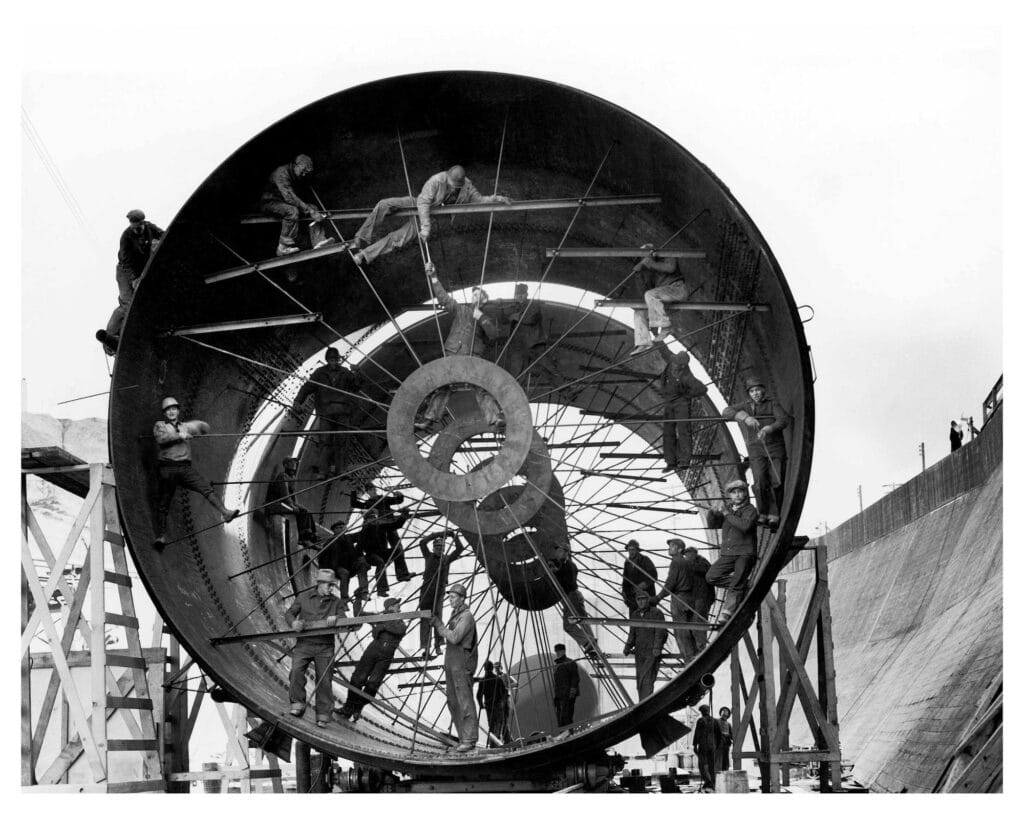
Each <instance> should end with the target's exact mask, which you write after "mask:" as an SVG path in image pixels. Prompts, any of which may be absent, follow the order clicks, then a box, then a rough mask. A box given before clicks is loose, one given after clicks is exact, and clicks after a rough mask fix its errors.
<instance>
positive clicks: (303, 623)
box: [285, 569, 344, 728]
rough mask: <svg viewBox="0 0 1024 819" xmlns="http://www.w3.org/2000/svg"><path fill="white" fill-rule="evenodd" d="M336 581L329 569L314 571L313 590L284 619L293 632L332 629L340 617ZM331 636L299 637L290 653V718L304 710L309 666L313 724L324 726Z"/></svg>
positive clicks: (329, 699) (329, 701)
mask: <svg viewBox="0 0 1024 819" xmlns="http://www.w3.org/2000/svg"><path fill="white" fill-rule="evenodd" d="M337 585H338V578H337V577H336V576H335V574H334V572H333V571H331V570H330V569H318V570H317V572H316V588H314V589H310V590H308V591H304V592H302V593H301V594H299V595H298V596H297V597H296V598H295V602H293V603H292V604H291V606H290V607H289V609H288V611H287V612H285V617H287V618H288V619H290V620H291V621H292V628H293V629H295V631H297V632H302V631H305V630H306V629H307V628H332V627H333V626H334V625H335V624H336V623H337V622H338V618H339V617H340V616H341V615H342V614H343V612H344V609H343V608H342V602H341V600H340V599H339V598H338V597H337V596H335V595H334V594H333V593H332V589H335V588H337ZM334 640H335V635H334V634H311V635H308V636H304V635H300V636H299V637H298V639H296V641H295V647H294V648H293V649H292V669H291V673H290V674H289V675H288V699H289V701H290V702H291V713H292V716H295V717H300V716H302V713H303V711H305V709H306V670H307V669H308V668H309V665H310V663H313V671H314V673H315V674H316V680H315V688H316V724H317V725H318V726H320V727H321V728H324V727H326V726H327V723H328V721H329V720H330V718H331V709H332V708H333V707H334V692H333V691H332V690H331V667H332V665H333V664H334V653H335V652H334Z"/></svg>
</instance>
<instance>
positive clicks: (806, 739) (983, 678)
mask: <svg viewBox="0 0 1024 819" xmlns="http://www.w3.org/2000/svg"><path fill="white" fill-rule="evenodd" d="M1002 432H1003V431H1002V410H1001V409H1000V410H997V411H996V413H995V414H994V415H993V416H992V417H991V418H990V419H989V422H988V423H987V424H986V425H985V428H984V429H983V430H982V433H981V434H980V435H979V436H978V437H977V438H975V440H973V441H971V442H970V443H968V444H966V445H965V446H964V447H962V448H961V449H960V450H958V451H957V452H954V453H952V454H950V455H949V456H947V457H946V458H944V459H943V460H942V461H940V462H939V463H937V464H935V465H934V466H932V467H930V468H929V469H928V470H927V471H925V472H923V473H921V474H920V475H919V476H917V477H915V478H914V479H913V480H911V481H908V482H907V483H906V484H904V485H903V486H902V487H900V488H898V489H897V490H895V491H894V492H892V493H891V494H889V495H887V496H886V497H884V498H882V499H881V500H880V501H878V502H877V503H875V504H874V505H873V506H871V507H869V508H868V509H865V510H864V512H863V513H862V514H860V515H857V516H856V517H854V518H851V519H850V520H848V521H847V522H846V523H844V524H842V526H840V527H838V528H837V529H834V530H833V531H831V532H830V533H829V535H828V536H827V538H824V539H822V540H824V542H825V543H826V544H827V545H828V552H829V566H828V569H829V579H830V590H831V607H832V620H833V635H834V640H835V658H836V674H837V690H838V699H839V730H840V738H841V742H842V749H843V759H844V760H849V761H852V762H853V763H854V769H853V774H854V777H855V778H856V779H857V780H858V781H859V782H861V783H862V784H864V785H866V786H868V787H869V788H870V789H871V790H873V791H882V792H895V793H899V792H911V793H913V792H928V791H931V790H932V789H933V788H934V787H935V785H936V783H937V782H938V780H939V779H940V777H941V776H942V774H943V771H944V770H945V769H946V766H947V764H948V762H949V760H950V758H951V756H952V754H953V753H954V751H955V749H956V746H957V742H958V738H959V737H960V734H961V732H962V731H963V730H964V728H965V726H966V725H967V724H968V722H969V721H970V719H971V717H972V716H973V715H974V713H975V710H976V708H977V707H978V703H979V699H980V698H981V696H982V694H983V692H984V691H985V689H986V688H987V687H988V685H989V684H990V683H991V682H992V681H993V680H994V679H995V678H996V677H997V675H999V673H1000V672H1001V670H1002V662H1003V658H1002V650H1003V631H1002V617H1003V597H1002V585H1003V561H1002V549H1003V529H1002V523H1003V468H1002V444H1003V435H1002ZM812 561H813V554H812V553H809V552H804V553H801V554H800V555H798V557H797V559H796V560H794V561H793V563H791V564H790V566H789V567H788V568H787V570H786V572H785V573H783V574H782V575H780V578H782V579H785V580H786V581H787V585H786V592H787V598H788V601H787V610H788V612H789V615H790V620H791V622H792V623H793V627H794V628H796V627H797V622H798V618H799V617H800V616H801V614H802V612H803V611H804V610H806V607H807V602H808V597H809V593H810V590H811V586H812V581H813V571H812V570H811V565H812ZM798 714H799V708H798V709H797V710H796V711H795V712H794V718H793V724H792V726H791V736H790V742H791V745H792V746H794V747H795V746H798V745H811V744H812V740H811V737H810V734H809V732H808V730H807V728H806V725H805V724H804V723H803V722H802V718H798Z"/></svg>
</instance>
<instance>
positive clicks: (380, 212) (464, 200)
mask: <svg viewBox="0 0 1024 819" xmlns="http://www.w3.org/2000/svg"><path fill="white" fill-rule="evenodd" d="M511 201H512V200H511V199H509V198H508V197H507V196H499V195H497V194H495V195H492V196H484V195H482V194H481V193H480V192H479V191H478V190H477V189H476V186H475V185H473V183H472V182H471V181H470V180H469V179H468V178H467V176H466V170H465V168H463V167H462V166H461V165H452V167H450V168H449V169H448V170H447V171H441V172H440V173H436V174H434V175H433V176H432V177H430V179H428V180H427V181H426V182H425V183H424V185H423V188H422V190H421V191H420V194H419V196H417V197H416V198H415V199H413V197H411V196H392V197H389V198H387V199H381V200H380V201H379V202H378V203H377V204H376V205H374V207H373V210H372V211H371V212H370V215H369V216H367V217H366V220H365V221H364V222H363V224H362V225H361V226H360V228H359V230H357V231H356V235H355V238H354V239H353V240H352V242H351V246H352V247H353V248H354V249H355V250H356V251H357V252H356V253H355V254H354V259H355V262H356V264H358V265H363V264H369V263H371V262H373V260H374V259H376V258H377V257H379V256H386V255H387V254H389V253H394V252H395V251H396V250H398V249H399V248H403V247H405V246H406V245H407V244H409V243H410V242H412V241H414V240H415V239H416V236H417V234H418V235H419V238H420V239H422V240H423V241H426V240H427V239H429V238H430V235H431V231H432V230H433V224H434V223H433V218H432V216H431V211H430V209H431V208H432V207H436V206H439V205H462V204H472V203H474V202H500V203H502V204H505V205H507V204H509V203H510V202H511ZM412 207H415V208H416V210H417V213H418V215H419V226H418V227H417V224H416V217H415V216H409V217H408V218H406V219H405V220H404V221H403V222H402V225H401V227H398V228H396V229H395V230H392V231H391V232H390V233H388V234H386V235H385V236H383V237H382V238H380V239H378V240H377V241H376V242H375V241H373V236H374V234H375V233H379V228H380V226H381V224H382V223H383V222H384V220H385V219H386V218H387V217H388V216H390V215H391V214H392V213H394V212H395V211H396V210H399V209H401V208H412ZM360 248H361V249H360Z"/></svg>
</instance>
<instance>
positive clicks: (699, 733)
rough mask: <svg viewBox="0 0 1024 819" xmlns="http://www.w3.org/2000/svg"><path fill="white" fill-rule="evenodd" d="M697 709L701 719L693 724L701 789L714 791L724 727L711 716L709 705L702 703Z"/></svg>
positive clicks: (694, 748)
mask: <svg viewBox="0 0 1024 819" xmlns="http://www.w3.org/2000/svg"><path fill="white" fill-rule="evenodd" d="M697 710H699V711H700V719H698V720H697V724H696V725H694V726H693V752H694V753H695V754H696V755H697V766H698V768H699V769H700V779H701V782H700V790H701V792H706V791H709V790H710V791H713V790H714V789H715V770H716V764H717V761H718V749H719V747H720V746H721V744H722V729H721V726H719V724H718V720H716V719H715V718H714V717H713V716H711V708H710V707H709V706H707V705H702V706H700V708H698V709H697Z"/></svg>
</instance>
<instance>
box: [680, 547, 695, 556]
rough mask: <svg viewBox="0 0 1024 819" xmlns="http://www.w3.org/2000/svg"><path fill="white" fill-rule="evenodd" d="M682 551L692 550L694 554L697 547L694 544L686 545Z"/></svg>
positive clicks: (688, 551)
mask: <svg viewBox="0 0 1024 819" xmlns="http://www.w3.org/2000/svg"><path fill="white" fill-rule="evenodd" d="M683 551H684V552H686V553H690V552H693V553H694V554H697V547H696V546H687V547H686V548H685V549H683Z"/></svg>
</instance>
